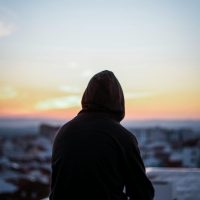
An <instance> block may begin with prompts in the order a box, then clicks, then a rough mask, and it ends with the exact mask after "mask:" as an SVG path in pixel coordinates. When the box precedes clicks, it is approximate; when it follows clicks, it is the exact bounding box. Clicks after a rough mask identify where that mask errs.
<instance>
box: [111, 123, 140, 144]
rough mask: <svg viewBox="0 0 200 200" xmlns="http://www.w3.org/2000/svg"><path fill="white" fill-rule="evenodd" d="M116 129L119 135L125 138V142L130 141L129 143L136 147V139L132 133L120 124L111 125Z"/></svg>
mask: <svg viewBox="0 0 200 200" xmlns="http://www.w3.org/2000/svg"><path fill="white" fill-rule="evenodd" d="M113 125H114V126H115V128H116V129H118V132H119V134H120V135H121V136H122V137H123V138H125V139H126V140H128V141H130V143H134V144H135V145H138V142H137V139H136V137H135V135H134V133H132V132H130V131H129V130H128V129H127V128H125V127H124V126H123V125H121V124H120V123H117V122H116V123H113Z"/></svg>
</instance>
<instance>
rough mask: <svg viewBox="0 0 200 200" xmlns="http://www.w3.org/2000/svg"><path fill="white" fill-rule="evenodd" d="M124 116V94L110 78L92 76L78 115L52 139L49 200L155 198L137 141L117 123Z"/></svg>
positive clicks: (147, 199) (110, 76) (102, 74)
mask: <svg viewBox="0 0 200 200" xmlns="http://www.w3.org/2000/svg"><path fill="white" fill-rule="evenodd" d="M123 117H124V96H123V91H122V89H121V86H120V84H119V82H118V81H117V79H116V78H115V76H114V74H113V73H112V72H109V71H103V72H101V73H99V74H97V75H95V76H94V77H93V78H92V79H91V81H90V82H89V84H88V87H87V88H86V90H85V93H84V95H83V98H82V110H81V112H79V114H78V115H77V116H76V117H75V118H74V119H72V120H71V121H70V122H68V123H67V124H65V125H64V126H63V127H62V128H61V129H60V130H59V132H58V134H57V136H56V138H55V141H54V146H53V155H52V183H51V193H50V199H51V200H82V199H86V200H125V199H128V197H129V198H130V199H131V200H150V199H153V196H154V189H153V187H152V184H151V182H150V181H149V179H148V178H147V176H146V173H145V167H144V164H143V161H142V159H141V156H140V152H139V149H138V144H137V141H136V138H135V137H134V135H133V134H132V133H130V132H129V131H127V130H126V129H125V128H124V127H122V126H121V125H120V123H119V122H120V121H121V120H122V119H123Z"/></svg>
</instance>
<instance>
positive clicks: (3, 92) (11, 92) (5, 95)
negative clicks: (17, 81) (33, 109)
mask: <svg viewBox="0 0 200 200" xmlns="http://www.w3.org/2000/svg"><path fill="white" fill-rule="evenodd" d="M16 96H17V91H16V90H15V88H13V87H11V86H0V100H5V99H12V98H14V97H16Z"/></svg>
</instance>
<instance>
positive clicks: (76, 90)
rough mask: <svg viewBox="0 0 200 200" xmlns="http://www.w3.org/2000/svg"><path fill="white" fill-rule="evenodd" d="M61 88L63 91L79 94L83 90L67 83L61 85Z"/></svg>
mask: <svg viewBox="0 0 200 200" xmlns="http://www.w3.org/2000/svg"><path fill="white" fill-rule="evenodd" d="M59 89H60V90H61V91H63V92H67V93H73V94H79V93H80V92H81V91H80V89H79V88H77V87H73V86H67V85H61V86H60V88H59Z"/></svg>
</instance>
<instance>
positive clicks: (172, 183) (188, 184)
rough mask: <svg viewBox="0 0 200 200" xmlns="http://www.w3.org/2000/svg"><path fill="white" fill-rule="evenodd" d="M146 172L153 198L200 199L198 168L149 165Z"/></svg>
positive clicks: (156, 199)
mask: <svg viewBox="0 0 200 200" xmlns="http://www.w3.org/2000/svg"><path fill="white" fill-rule="evenodd" d="M146 172H147V175H148V176H149V178H150V179H151V181H152V183H153V185H154V188H155V198H154V200H199V199H200V192H199V188H200V168H157V167H150V168H147V169H146ZM43 200H48V198H45V199H43Z"/></svg>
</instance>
